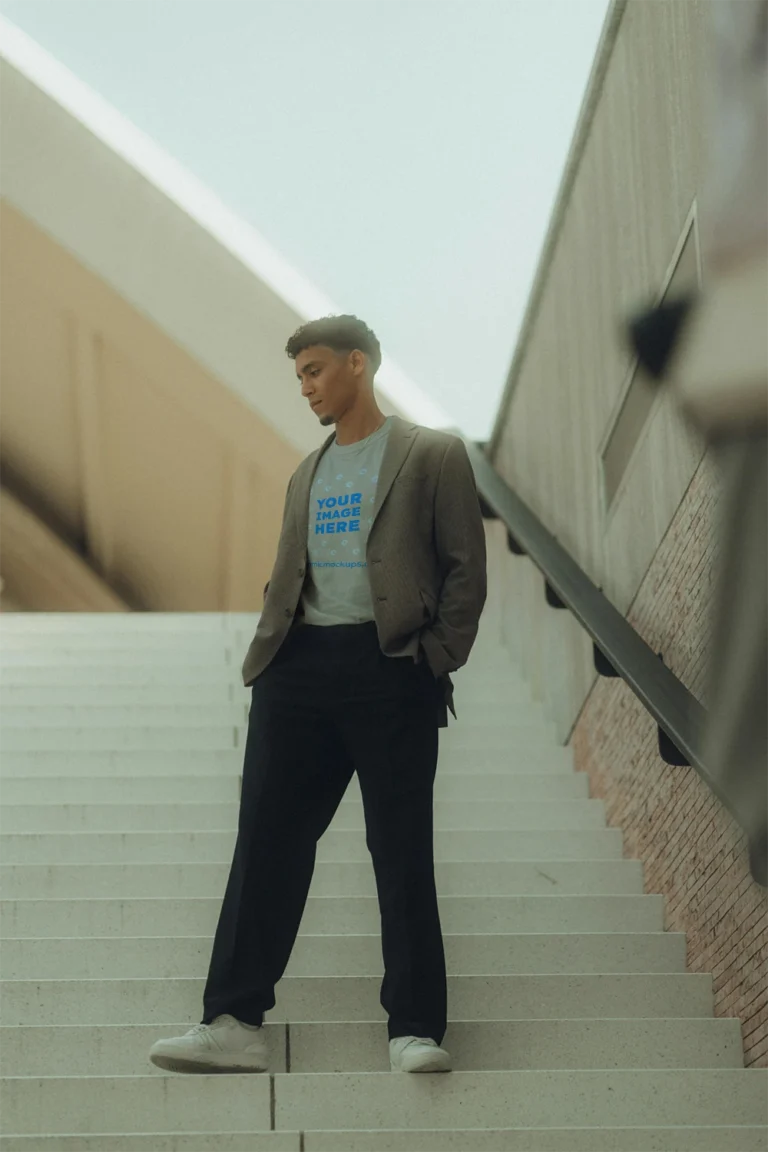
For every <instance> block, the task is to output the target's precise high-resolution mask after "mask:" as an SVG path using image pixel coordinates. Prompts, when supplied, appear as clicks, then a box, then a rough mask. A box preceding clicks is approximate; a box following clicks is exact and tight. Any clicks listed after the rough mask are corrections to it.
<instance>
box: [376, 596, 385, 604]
mask: <svg viewBox="0 0 768 1152" xmlns="http://www.w3.org/2000/svg"><path fill="white" fill-rule="evenodd" d="M376 599H377V600H378V602H379V604H383V603H384V601H385V600H386V596H377V597H376Z"/></svg>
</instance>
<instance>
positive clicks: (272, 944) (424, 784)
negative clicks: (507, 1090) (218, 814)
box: [151, 316, 486, 1072]
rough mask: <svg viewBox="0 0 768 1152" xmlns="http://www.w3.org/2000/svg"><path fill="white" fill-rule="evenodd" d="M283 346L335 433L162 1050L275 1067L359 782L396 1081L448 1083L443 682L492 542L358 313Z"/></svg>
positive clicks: (447, 452) (463, 644) (296, 497)
mask: <svg viewBox="0 0 768 1152" xmlns="http://www.w3.org/2000/svg"><path fill="white" fill-rule="evenodd" d="M286 352H287V354H288V356H289V357H291V359H293V360H294V361H295V363H296V374H297V376H298V379H299V382H300V384H301V391H302V395H303V396H304V397H305V398H306V400H307V402H308V403H309V405H310V406H311V408H312V410H313V411H314V412H315V414H316V415H317V417H318V419H319V420H320V423H321V424H322V425H325V426H329V427H330V426H332V425H333V426H335V432H334V434H333V435H332V436H331V437H330V438H329V439H328V440H327V441H326V442H325V444H324V445H323V446H322V448H320V449H319V450H318V451H316V452H313V453H312V454H311V455H310V456H309V457H307V459H306V460H305V461H304V462H303V463H302V464H301V465H300V466H299V468H298V469H297V471H296V472H295V473H294V475H293V477H292V478H291V481H290V483H289V485H288V495H287V499H286V504H285V512H284V516H283V527H282V532H281V535H280V542H279V545H278V552H277V559H276V561H275V566H274V569H273V572H272V578H271V580H270V582H269V584H268V585H267V589H266V597H265V603H264V611H263V613H262V616H261V619H260V620H259V626H258V628H257V631H256V636H255V637H254V640H253V642H252V644H251V647H250V649H249V651H248V655H247V656H246V660H245V664H244V666H243V678H244V681H245V683H246V685H252V686H253V689H252V704H251V711H250V720H249V728H248V740H247V746H246V750H245V763H244V767H243V786H242V796H241V803H240V817H239V825H238V838H237V844H236V847H235V854H234V860H233V862H232V869H231V872H230V876H229V882H228V885H227V890H226V894H225V897H224V904H223V907H222V910H221V915H220V918H219V924H218V928H217V931H216V939H215V942H214V947H213V956H212V958H211V965H210V971H209V974H208V982H207V985H206V989H205V996H204V1015H203V1023H202V1024H198V1025H197V1026H196V1027H195V1028H193V1029H192V1030H191V1031H190V1032H188V1033H187V1034H186V1035H184V1036H181V1037H178V1038H176V1039H172V1040H163V1041H160V1042H159V1043H157V1044H155V1046H154V1047H153V1049H152V1052H151V1059H152V1061H153V1062H154V1063H155V1064H157V1065H159V1066H160V1067H161V1068H166V1069H171V1070H173V1071H181V1072H211V1071H221V1070H222V1069H225V1070H229V1071H232V1072H250V1071H252V1072H258V1071H263V1070H265V1069H266V1067H267V1054H266V1045H265V1041H264V1034H263V1030H262V1022H263V1017H264V1013H265V1012H266V1011H268V1010H269V1009H270V1008H273V1007H274V1004H275V985H276V984H277V982H278V981H279V980H280V978H281V977H282V975H283V973H284V971H285V968H286V965H287V964H288V959H289V957H290V954H291V950H292V948H293V945H294V942H295V940H296V936H297V934H298V930H299V924H300V921H301V917H302V913H303V910H304V906H305V902H306V899H307V893H308V891H309V886H310V881H311V879H312V873H313V869H314V865H315V853H316V847H317V842H318V840H319V839H320V837H321V836H322V835H323V833H324V832H325V830H326V829H327V828H328V825H329V824H330V823H331V820H332V819H333V816H334V813H335V812H336V809H337V807H338V805H339V803H340V801H341V799H342V797H343V795H344V793H345V791H346V788H347V785H348V784H349V782H350V779H351V777H352V775H353V773H355V772H357V775H358V778H359V782H360V790H361V793H362V800H363V808H364V812H365V825H366V832H367V844H368V848H369V850H370V853H371V857H372V859H373V866H374V871H375V877H376V885H377V891H378V898H379V906H380V910H381V924H382V950H383V954H384V967H385V976H384V982H383V984H382V989H381V1002H382V1005H383V1007H384V1008H385V1010H386V1011H387V1013H388V1015H389V1038H390V1062H391V1067H392V1068H393V1069H395V1070H401V1071H408V1072H444V1071H448V1070H449V1069H450V1057H449V1055H448V1053H447V1052H445V1051H444V1050H443V1049H442V1048H441V1047H440V1044H441V1042H442V1039H443V1035H444V1032H445V1027H446V978H445V958H444V954H443V941H442V935H441V930H440V919H439V915H438V906H437V896H436V892H435V878H434V863H433V849H432V839H433V837H432V791H433V784H434V778H435V770H436V766H437V744H438V740H437V736H438V727H440V726H444V725H445V724H446V722H447V707H452V698H451V683H450V678H449V673H450V672H452V671H454V670H455V669H457V668H459V667H461V665H462V664H464V663H465V661H466V660H467V657H468V656H469V652H470V649H471V647H472V644H473V642H474V640H475V636H476V634H477V626H478V620H479V617H480V612H481V610H482V607H483V603H484V601H485V594H486V577H485V536H484V532H483V524H482V519H481V514H480V508H479V504H478V499H477V493H476V490H475V483H474V477H473V474H472V469H471V466H470V463H469V459H468V457H467V453H466V450H465V448H464V445H463V444H462V442H461V441H460V440H459V439H457V438H456V437H454V436H450V435H447V434H446V433H442V432H435V431H431V430H429V429H427V428H421V427H417V426H416V425H414V424H409V423H407V422H406V421H404V420H400V419H398V418H396V417H390V418H388V419H385V417H384V416H383V414H382V413H381V411H380V410H379V408H378V405H377V403H376V400H375V397H374V391H373V381H374V376H375V374H376V371H377V369H378V367H379V365H380V363H381V351H380V348H379V342H378V340H377V339H376V337H375V335H374V334H373V332H371V330H370V329H369V328H368V327H367V326H366V325H365V324H363V323H362V321H360V320H358V319H357V318H356V317H354V316H335V317H333V316H332V317H327V318H325V319H322V320H316V321H314V322H313V323H310V324H307V325H305V326H304V327H302V328H300V329H299V330H298V332H296V333H295V334H294V335H293V336H292V337H291V339H290V340H289V341H288V345H287V347H286Z"/></svg>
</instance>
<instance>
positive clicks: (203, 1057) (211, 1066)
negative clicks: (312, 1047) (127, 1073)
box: [149, 1016, 269, 1072]
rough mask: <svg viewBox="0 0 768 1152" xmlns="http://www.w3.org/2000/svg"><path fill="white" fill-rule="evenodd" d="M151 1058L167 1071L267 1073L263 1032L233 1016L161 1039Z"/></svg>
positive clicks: (217, 1018) (218, 1018) (265, 1045)
mask: <svg viewBox="0 0 768 1152" xmlns="http://www.w3.org/2000/svg"><path fill="white" fill-rule="evenodd" d="M149 1058H150V1060H151V1061H152V1063H153V1064H156V1065H157V1067H158V1068H164V1069H165V1070H166V1071H168V1072H266V1070H267V1067H268V1065H269V1060H268V1056H267V1042H266V1039H265V1037H264V1029H263V1027H262V1028H249V1027H247V1026H246V1025H244V1024H241V1023H240V1021H239V1020H236V1019H235V1017H234V1016H217V1017H216V1019H215V1020H214V1021H213V1022H212V1023H211V1024H196V1025H195V1027H194V1028H190V1030H189V1032H187V1033H186V1034H185V1035H184V1036H176V1037H174V1038H173V1039H171V1040H158V1041H157V1043H156V1044H153V1045H152V1048H151V1049H150V1053H149Z"/></svg>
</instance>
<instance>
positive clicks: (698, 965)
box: [571, 458, 768, 1067]
mask: <svg viewBox="0 0 768 1152" xmlns="http://www.w3.org/2000/svg"><path fill="white" fill-rule="evenodd" d="M717 495H718V482H717V476H716V474H715V469H714V466H713V464H712V463H711V461H710V460H709V459H708V458H705V459H704V461H703V462H702V464H701V466H700V468H699V469H698V471H697V473H696V475H695V476H694V478H693V481H692V482H691V485H690V487H689V489H688V491H687V493H686V495H685V498H684V499H683V501H682V503H681V505H680V507H679V509H678V512H677V514H676V516H675V517H674V520H673V521H672V523H671V525H670V527H669V530H668V532H667V534H666V537H665V538H664V540H663V542H662V544H661V547H660V548H659V550H658V552H657V553H656V556H655V557H654V560H653V563H652V564H651V567H650V569H649V570H648V572H647V573H646V576H645V578H644V580H643V582H642V584H641V586H640V589H639V591H638V594H637V596H636V598H635V601H634V603H633V605H632V608H631V610H630V612H629V614H628V615H629V619H630V621H631V622H632V624H633V625H634V627H635V628H636V629H637V630H638V632H639V633H640V635H641V636H643V637H644V639H645V640H646V641H647V642H648V643H649V644H650V645H651V646H652V647H653V649H654V651H657V652H659V651H660V652H662V653H663V655H664V660H665V663H666V664H667V665H668V667H670V668H671V669H672V671H673V672H674V673H675V675H677V676H678V677H679V678H680V679H681V680H682V681H683V683H684V684H686V686H687V687H688V688H689V689H690V690H691V692H693V694H694V695H695V696H696V697H697V698H698V699H700V700H702V701H704V702H706V659H707V653H708V640H709V617H710V611H711V607H712V598H713V591H714V569H715V564H716V559H717V557H716V545H715V532H714V528H715V514H716V511H717ZM571 743H572V745H573V748H574V752H575V757H576V766H577V768H578V769H580V770H582V771H585V772H587V773H588V774H589V777H590V782H591V789H592V794H593V795H594V796H596V797H601V798H602V799H604V800H605V802H606V809H607V814H608V820H609V823H610V824H611V825H613V826H617V827H620V828H622V829H623V832H624V837H625V851H626V854H627V855H628V856H630V857H634V858H637V859H640V860H642V861H643V863H644V865H645V879H646V891H648V892H658V893H661V894H662V895H663V896H664V897H665V898H666V918H667V920H666V926H667V928H669V929H671V930H673V931H681V932H685V933H686V934H687V937H688V966H689V968H690V969H691V971H694V972H711V973H712V974H713V976H714V991H715V1012H716V1014H717V1015H718V1016H736V1017H738V1018H740V1019H741V1021H742V1025H743V1034H744V1047H745V1058H746V1063H747V1064H748V1065H751V1066H755V1067H768V910H767V906H766V899H765V893H764V891H763V890H762V889H761V888H759V887H758V886H757V885H756V884H755V883H753V881H752V880H751V877H750V875H749V869H748V865H747V860H746V851H745V844H744V838H743V837H742V835H741V834H740V832H739V829H738V828H737V827H736V826H735V825H734V823H733V821H732V820H731V819H730V817H729V815H728V813H727V812H725V811H724V810H723V809H722V807H721V806H720V804H719V802H718V801H717V800H716V799H715V798H714V797H713V795H712V793H711V792H710V791H709V789H708V788H707V786H706V784H704V783H703V781H702V780H701V779H700V777H699V776H698V775H697V774H696V772H695V771H694V770H693V769H691V768H672V767H669V766H668V765H666V764H664V762H663V761H662V760H661V758H660V757H659V754H658V747H657V733H656V727H655V725H654V724H653V722H652V721H651V719H650V717H649V716H648V713H647V712H646V711H645V710H644V708H643V707H642V705H641V704H640V703H639V702H638V701H637V699H636V697H635V696H634V695H633V694H632V692H631V691H630V690H629V688H627V686H626V685H625V684H624V682H623V681H620V680H605V679H598V680H597V681H596V683H595V686H594V688H593V689H592V691H591V692H590V694H589V696H588V697H587V700H586V701H585V704H584V707H583V709H582V711H581V714H580V716H579V718H578V720H577V722H576V725H575V728H574V730H573V733H572V738H571Z"/></svg>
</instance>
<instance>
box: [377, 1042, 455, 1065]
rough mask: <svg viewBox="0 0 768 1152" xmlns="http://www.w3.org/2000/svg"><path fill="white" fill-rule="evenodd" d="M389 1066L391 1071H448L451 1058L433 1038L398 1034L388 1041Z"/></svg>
mask: <svg viewBox="0 0 768 1152" xmlns="http://www.w3.org/2000/svg"><path fill="white" fill-rule="evenodd" d="M389 1066H390V1068H391V1069H392V1071H393V1072H450V1070H451V1058H450V1056H449V1055H448V1053H447V1052H446V1050H445V1049H444V1048H441V1047H440V1045H439V1044H436V1043H435V1041H434V1040H429V1039H424V1038H423V1037H421V1036H398V1037H396V1038H395V1039H394V1040H390V1042H389Z"/></svg>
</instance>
